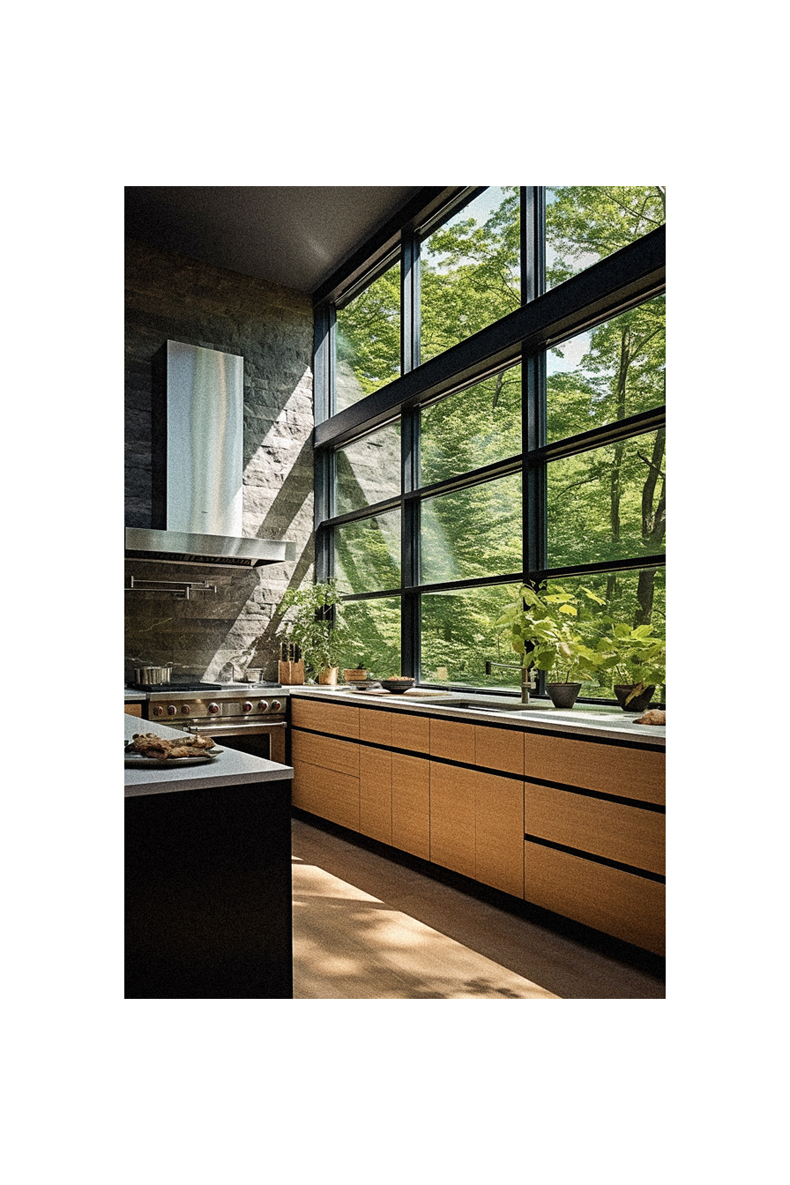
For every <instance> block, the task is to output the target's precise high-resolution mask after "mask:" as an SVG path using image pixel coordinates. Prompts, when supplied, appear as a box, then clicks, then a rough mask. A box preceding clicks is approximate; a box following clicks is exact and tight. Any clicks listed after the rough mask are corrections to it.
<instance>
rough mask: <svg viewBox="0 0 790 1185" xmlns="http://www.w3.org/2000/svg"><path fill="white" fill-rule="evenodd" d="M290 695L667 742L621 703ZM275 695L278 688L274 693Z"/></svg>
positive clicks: (335, 692) (348, 691)
mask: <svg viewBox="0 0 790 1185" xmlns="http://www.w3.org/2000/svg"><path fill="white" fill-rule="evenodd" d="M283 691H285V692H287V693H288V694H290V695H306V696H310V697H317V698H320V699H331V700H333V701H334V702H336V703H338V704H341V703H346V704H354V706H355V707H370V708H382V707H386V708H388V709H391V710H393V711H396V712H409V711H412V712H419V713H420V714H421V715H428V716H437V717H442V716H450V715H452V716H453V717H454V718H456V719H458V720H469V721H470V722H472V721H476V720H479V721H480V722H481V723H486V724H506V725H509V726H510V727H516V728H523V729H525V730H526V731H530V730H531V729H537V730H539V731H541V732H561V733H564V734H565V735H566V736H567V735H568V734H571V733H574V732H575V733H578V734H579V735H580V736H585V737H587V736H590V737H600V738H602V739H604V740H610V741H628V742H629V743H630V744H640V745H658V746H660V747H662V748H663V747H664V745H665V744H666V734H667V730H666V726H665V725H655V724H635V723H634V721H635V720H636V719H637V717H638V716H640V715H641V712H624V711H623V710H622V708H618V707H614V706H613V705H611V704H576V706H575V707H573V708H555V707H554V706H553V705H552V704H551V702H550V701H546V700H537V699H536V700H533V701H532V705H533V706H531V707H527V708H524V709H521V707H520V704H519V700H518V699H517V698H516V697H510V696H497V697H493V696H484V695H482V694H480V692H470V693H469V694H465V693H464V692H459V691H452V692H447V693H444V692H439V693H436V692H434V693H430V692H428V691H425V692H420V690H419V689H417V688H415V689H414V691H413V692H411V691H407V692H405V693H403V694H393V693H391V692H386V691H384V692H382V693H381V694H380V695H379V694H376V695H373V694H370V693H367V692H359V691H355V690H353V689H352V688H349V687H346V686H343V685H340V686H338V687H336V688H326V687H314V686H310V685H309V684H304V685H302V686H291V687H287V688H283ZM278 694H279V693H278ZM461 700H463V701H464V703H474V705H475V706H474V707H473V708H460V707H457V706H455V703H454V702H453V701H456V702H457V701H461ZM486 701H488V703H492V702H495V703H499V704H501V705H511V706H513V707H516V708H518V709H519V710H517V711H506V712H502V711H494V710H492V709H491V708H490V707H489V706H488V704H487V702H486Z"/></svg>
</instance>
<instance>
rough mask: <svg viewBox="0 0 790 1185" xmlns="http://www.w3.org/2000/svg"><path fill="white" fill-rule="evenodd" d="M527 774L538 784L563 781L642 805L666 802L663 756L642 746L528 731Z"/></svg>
mask: <svg viewBox="0 0 790 1185" xmlns="http://www.w3.org/2000/svg"><path fill="white" fill-rule="evenodd" d="M524 774H525V776H526V777H528V778H536V779H537V780H539V781H543V780H545V781H547V782H562V783H563V784H564V785H568V786H581V787H583V788H584V789H585V790H600V791H601V792H603V793H605V794H617V795H620V796H621V797H622V798H636V799H640V800H641V801H642V802H653V803H657V804H659V805H663V803H664V800H665V787H664V778H665V762H664V754H663V753H658V752H656V751H655V750H651V749H644V748H642V747H638V748H637V747H636V746H635V747H634V748H632V749H631V748H626V747H621V746H618V745H607V744H603V743H601V744H598V743H597V742H595V741H574V740H568V739H566V738H564V737H549V736H543V735H541V734H540V733H534V732H527V733H526V734H525V737H524Z"/></svg>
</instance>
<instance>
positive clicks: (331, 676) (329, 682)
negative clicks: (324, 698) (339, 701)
mask: <svg viewBox="0 0 790 1185" xmlns="http://www.w3.org/2000/svg"><path fill="white" fill-rule="evenodd" d="M339 670H340V667H324V669H323V670H322V671H319V672H318V682H319V683H321V684H323V686H324V687H336V686H337V672H338V671H339Z"/></svg>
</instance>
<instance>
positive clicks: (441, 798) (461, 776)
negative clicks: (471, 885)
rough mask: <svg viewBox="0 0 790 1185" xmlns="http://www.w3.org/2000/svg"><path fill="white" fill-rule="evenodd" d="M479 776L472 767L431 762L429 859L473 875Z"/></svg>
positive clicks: (466, 874)
mask: <svg viewBox="0 0 790 1185" xmlns="http://www.w3.org/2000/svg"><path fill="white" fill-rule="evenodd" d="M479 777H480V775H479V774H478V773H477V772H476V770H473V769H463V768H462V767H461V766H457V765H442V764H441V763H440V762H438V761H432V762H431V860H432V861H433V863H434V864H441V866H442V868H451V869H452V870H453V871H454V872H461V873H463V875H464V876H469V877H472V878H474V875H475V788H476V785H477V781H478V778H479Z"/></svg>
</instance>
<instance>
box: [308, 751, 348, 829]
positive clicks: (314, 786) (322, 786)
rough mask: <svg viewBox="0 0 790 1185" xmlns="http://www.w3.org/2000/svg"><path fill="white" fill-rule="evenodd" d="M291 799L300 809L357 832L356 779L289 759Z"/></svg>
mask: <svg viewBox="0 0 790 1185" xmlns="http://www.w3.org/2000/svg"><path fill="white" fill-rule="evenodd" d="M292 764H293V769H294V776H293V790H292V802H293V804H294V806H298V807H301V808H302V810H305V811H310V812H311V813H312V814H314V815H318V816H319V817H320V818H322V819H329V820H331V822H333V823H338V824H339V825H340V826H341V827H348V829H349V830H350V831H359V778H352V777H349V776H348V775H347V774H340V773H337V771H336V770H333V769H323V768H322V767H321V766H318V765H311V764H310V762H308V761H299V760H293V762H292Z"/></svg>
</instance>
